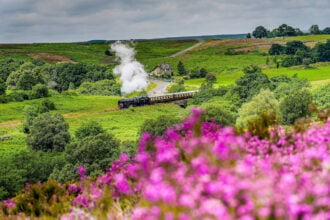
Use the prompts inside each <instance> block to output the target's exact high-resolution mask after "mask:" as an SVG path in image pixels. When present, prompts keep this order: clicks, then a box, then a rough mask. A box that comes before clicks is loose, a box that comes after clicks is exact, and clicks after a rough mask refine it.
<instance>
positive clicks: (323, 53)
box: [314, 40, 330, 62]
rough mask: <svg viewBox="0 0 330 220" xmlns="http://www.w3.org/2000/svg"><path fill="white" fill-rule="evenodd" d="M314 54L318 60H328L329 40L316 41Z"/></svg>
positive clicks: (329, 59)
mask: <svg viewBox="0 0 330 220" xmlns="http://www.w3.org/2000/svg"><path fill="white" fill-rule="evenodd" d="M314 54H315V58H316V60H317V61H318V62H327V61H330V40H328V41H327V42H326V43H325V44H323V43H318V44H317V45H316V46H315V48H314Z"/></svg>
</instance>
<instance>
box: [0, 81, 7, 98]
mask: <svg viewBox="0 0 330 220" xmlns="http://www.w3.org/2000/svg"><path fill="white" fill-rule="evenodd" d="M6 89H7V85H6V83H5V82H4V81H3V80H2V79H1V78H0V95H5V94H6Z"/></svg>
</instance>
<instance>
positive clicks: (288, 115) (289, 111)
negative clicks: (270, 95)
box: [280, 89, 312, 125]
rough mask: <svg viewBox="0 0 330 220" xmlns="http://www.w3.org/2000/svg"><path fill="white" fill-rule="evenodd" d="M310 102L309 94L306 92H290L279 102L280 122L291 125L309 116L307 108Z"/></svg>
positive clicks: (304, 90)
mask: <svg viewBox="0 0 330 220" xmlns="http://www.w3.org/2000/svg"><path fill="white" fill-rule="evenodd" d="M311 102H312V97H311V93H310V92H309V91H308V90H306V89H303V90H295V91H292V92H291V93H290V94H289V95H288V96H286V97H284V98H283V99H282V101H281V102H280V112H281V122H282V123H283V124H287V125H289V124H293V123H294V122H295V121H296V120H297V119H299V118H303V117H306V116H307V115H309V114H310V111H309V106H310V104H311Z"/></svg>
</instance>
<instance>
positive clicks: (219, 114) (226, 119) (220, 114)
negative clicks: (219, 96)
mask: <svg viewBox="0 0 330 220" xmlns="http://www.w3.org/2000/svg"><path fill="white" fill-rule="evenodd" d="M203 120H204V121H208V122H211V121H213V120H214V122H215V123H217V124H219V125H221V126H223V127H225V126H229V125H233V124H235V121H236V117H235V114H234V113H232V112H231V111H230V110H228V109H225V108H224V107H223V106H220V105H212V106H208V107H207V108H206V109H205V112H204V114H203Z"/></svg>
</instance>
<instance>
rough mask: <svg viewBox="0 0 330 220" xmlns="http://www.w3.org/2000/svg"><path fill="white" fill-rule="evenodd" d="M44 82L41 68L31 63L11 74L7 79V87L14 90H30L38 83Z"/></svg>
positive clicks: (44, 77) (44, 78)
mask: <svg viewBox="0 0 330 220" xmlns="http://www.w3.org/2000/svg"><path fill="white" fill-rule="evenodd" d="M45 82H46V76H45V73H44V72H43V71H42V67H39V66H36V65H34V64H32V63H24V64H23V65H21V66H20V67H19V69H18V70H16V71H14V72H11V73H10V75H9V76H8V78H7V81H6V83H7V85H8V86H10V87H13V88H15V89H23V90H31V89H32V87H33V86H34V85H36V84H38V83H41V84H44V83H45Z"/></svg>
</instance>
